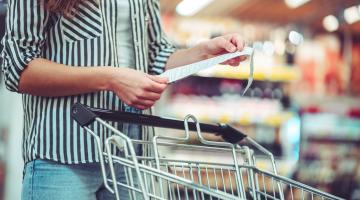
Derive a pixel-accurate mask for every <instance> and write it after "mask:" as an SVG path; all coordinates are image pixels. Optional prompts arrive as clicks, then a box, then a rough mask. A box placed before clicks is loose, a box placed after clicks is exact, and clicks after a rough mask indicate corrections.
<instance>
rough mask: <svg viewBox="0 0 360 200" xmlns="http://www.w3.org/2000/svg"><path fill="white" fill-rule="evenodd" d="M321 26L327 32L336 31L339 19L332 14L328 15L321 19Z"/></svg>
mask: <svg viewBox="0 0 360 200" xmlns="http://www.w3.org/2000/svg"><path fill="white" fill-rule="evenodd" d="M323 26H324V28H325V29H326V30H327V31H329V32H333V31H336V30H337V29H338V28H339V20H338V19H337V18H336V17H335V16H334V15H328V16H326V17H325V18H324V19H323Z"/></svg>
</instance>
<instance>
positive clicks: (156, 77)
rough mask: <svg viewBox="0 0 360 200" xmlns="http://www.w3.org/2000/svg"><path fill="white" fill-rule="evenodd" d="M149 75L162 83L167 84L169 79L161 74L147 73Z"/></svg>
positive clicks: (153, 79)
mask: <svg viewBox="0 0 360 200" xmlns="http://www.w3.org/2000/svg"><path fill="white" fill-rule="evenodd" d="M147 77H148V78H150V79H151V80H152V81H155V82H157V83H162V84H167V83H168V81H169V80H168V79H167V78H166V77H161V76H153V75H150V74H147Z"/></svg>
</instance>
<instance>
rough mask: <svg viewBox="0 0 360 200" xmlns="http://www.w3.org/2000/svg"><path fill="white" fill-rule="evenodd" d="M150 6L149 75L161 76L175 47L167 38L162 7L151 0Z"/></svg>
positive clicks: (157, 2)
mask: <svg viewBox="0 0 360 200" xmlns="http://www.w3.org/2000/svg"><path fill="white" fill-rule="evenodd" d="M149 2H151V3H149V4H148V14H149V25H148V34H149V40H150V41H149V73H150V74H161V73H162V72H164V70H165V66H166V63H167V61H168V59H169V57H170V55H171V54H173V53H174V52H175V50H176V49H175V47H174V46H173V45H172V44H171V42H170V41H169V40H168V38H167V37H166V35H165V33H164V31H163V29H162V26H161V17H160V7H159V1H158V0H151V1H149Z"/></svg>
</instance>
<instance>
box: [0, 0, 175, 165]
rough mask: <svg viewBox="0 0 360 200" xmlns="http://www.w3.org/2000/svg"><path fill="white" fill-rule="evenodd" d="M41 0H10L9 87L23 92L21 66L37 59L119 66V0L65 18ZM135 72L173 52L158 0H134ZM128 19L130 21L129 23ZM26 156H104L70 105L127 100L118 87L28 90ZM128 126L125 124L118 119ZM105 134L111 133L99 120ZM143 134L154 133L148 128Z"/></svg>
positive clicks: (157, 65)
mask: <svg viewBox="0 0 360 200" xmlns="http://www.w3.org/2000/svg"><path fill="white" fill-rule="evenodd" d="M40 2H41V1H40V0H9V3H8V13H7V24H6V33H5V36H4V38H3V40H2V44H3V46H4V49H3V50H2V53H1V57H2V58H3V63H2V66H3V68H2V70H3V73H4V78H5V84H6V87H7V88H8V89H9V90H11V91H14V92H17V91H18V86H19V79H20V75H21V73H22V71H23V70H24V68H25V67H26V66H27V65H28V63H29V62H30V61H32V60H33V59H35V58H46V59H49V60H51V61H54V62H57V63H61V64H65V65H68V66H73V67H76V66H86V67H91V66H113V67H120V66H119V64H118V56H117V55H118V54H117V49H116V43H117V40H118V39H119V38H117V34H116V26H117V23H116V21H115V20H114V19H117V17H113V16H114V15H117V14H118V13H119V12H121V11H120V10H118V7H117V6H116V0H99V1H98V0H87V1H84V2H83V3H81V4H80V5H79V8H78V10H77V12H76V13H77V14H76V15H75V16H74V17H72V18H65V17H63V16H60V15H59V14H57V13H52V12H49V11H47V10H45V9H44V5H43V4H42V3H40ZM129 3H130V18H131V29H132V38H133V44H134V52H135V58H134V60H135V66H134V68H135V69H136V70H141V71H143V72H146V73H150V74H159V73H161V72H162V71H163V70H164V67H165V64H166V61H167V59H168V57H169V56H170V55H171V54H172V53H173V52H174V48H173V46H172V45H171V44H170V43H169V42H168V40H167V39H166V37H165V35H164V33H163V31H162V29H161V23H160V14H159V1H158V0H129ZM124 23H129V22H124ZM22 96H23V108H24V131H23V157H24V160H25V162H29V161H32V160H34V159H48V160H53V161H57V162H61V163H66V164H74V163H75V164H77V163H92V162H98V161H99V158H98V152H97V149H96V146H95V142H94V139H93V138H92V137H91V136H90V134H87V133H85V132H84V131H83V129H81V128H80V127H79V126H78V124H77V123H76V122H75V121H74V120H73V119H71V117H70V108H71V106H72V105H73V104H74V103H76V102H80V103H83V104H86V105H88V106H91V107H98V108H103V109H112V110H122V109H123V103H122V102H121V101H120V99H119V98H118V97H117V96H116V95H115V94H114V93H113V92H111V91H100V92H95V93H89V94H80V95H74V96H66V97H55V98H53V97H41V96H33V95H29V94H23V95H22ZM112 125H113V126H115V127H117V128H118V129H120V130H121V128H122V125H121V123H112ZM91 128H93V129H94V130H95V131H96V132H97V133H99V135H100V138H101V139H103V138H105V137H108V136H109V135H110V133H109V132H108V131H107V130H104V129H103V127H101V126H99V125H97V124H95V125H92V127H91ZM142 133H143V139H149V138H151V136H152V135H153V130H152V129H145V128H144V129H143V131H142Z"/></svg>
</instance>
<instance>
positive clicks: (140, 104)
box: [130, 99, 155, 110]
mask: <svg viewBox="0 0 360 200" xmlns="http://www.w3.org/2000/svg"><path fill="white" fill-rule="evenodd" d="M154 104H155V101H151V100H144V99H137V100H135V101H134V102H132V105H130V106H133V107H135V108H138V109H141V110H145V109H148V108H151V107H152V106H153V105H154Z"/></svg>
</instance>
